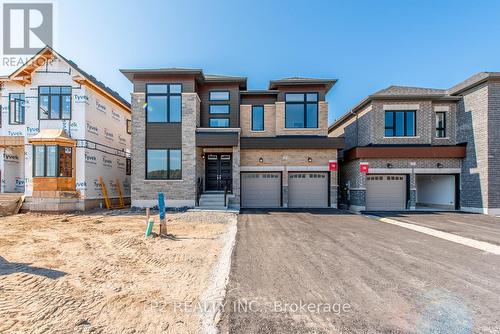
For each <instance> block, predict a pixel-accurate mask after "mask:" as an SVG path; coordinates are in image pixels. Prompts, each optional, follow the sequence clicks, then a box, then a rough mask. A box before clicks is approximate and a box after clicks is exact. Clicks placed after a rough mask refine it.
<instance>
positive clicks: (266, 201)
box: [241, 172, 281, 208]
mask: <svg viewBox="0 0 500 334" xmlns="http://www.w3.org/2000/svg"><path fill="white" fill-rule="evenodd" d="M241 205H242V207H245V208H276V207H280V206H281V173H261V172H259V173H242V174H241Z"/></svg>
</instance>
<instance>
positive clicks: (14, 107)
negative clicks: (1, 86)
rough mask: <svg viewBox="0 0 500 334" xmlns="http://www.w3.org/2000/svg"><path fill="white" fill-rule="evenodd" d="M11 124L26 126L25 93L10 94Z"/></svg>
mask: <svg viewBox="0 0 500 334" xmlns="http://www.w3.org/2000/svg"><path fill="white" fill-rule="evenodd" d="M9 124H12V125H16V124H24V93H11V94H9Z"/></svg>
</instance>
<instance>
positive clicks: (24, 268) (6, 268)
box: [0, 256, 67, 279]
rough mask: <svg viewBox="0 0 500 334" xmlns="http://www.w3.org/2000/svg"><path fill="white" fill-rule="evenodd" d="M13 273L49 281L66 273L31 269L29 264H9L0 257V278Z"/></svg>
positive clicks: (37, 268)
mask: <svg viewBox="0 0 500 334" xmlns="http://www.w3.org/2000/svg"><path fill="white" fill-rule="evenodd" d="M15 273H27V274H32V275H38V276H45V277H47V278H51V279H57V278H60V277H63V276H65V275H67V273H65V272H63V271H59V270H54V269H47V268H39V267H33V266H31V263H19V262H9V261H7V260H6V259H5V258H4V257H2V256H0V276H3V275H10V274H15Z"/></svg>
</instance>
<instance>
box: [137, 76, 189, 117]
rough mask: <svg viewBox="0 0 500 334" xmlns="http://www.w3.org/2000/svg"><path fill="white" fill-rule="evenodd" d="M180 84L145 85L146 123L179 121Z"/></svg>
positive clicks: (180, 104)
mask: <svg viewBox="0 0 500 334" xmlns="http://www.w3.org/2000/svg"><path fill="white" fill-rule="evenodd" d="M181 93H182V85H181V84H147V85H146V109H147V112H146V120H147V122H148V123H180V122H181V109H182V95H181Z"/></svg>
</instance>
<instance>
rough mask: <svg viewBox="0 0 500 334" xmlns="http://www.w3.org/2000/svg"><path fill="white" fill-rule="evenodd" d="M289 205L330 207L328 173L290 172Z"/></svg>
mask: <svg viewBox="0 0 500 334" xmlns="http://www.w3.org/2000/svg"><path fill="white" fill-rule="evenodd" d="M288 207H290V208H325V207H328V173H288Z"/></svg>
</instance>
